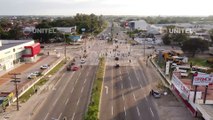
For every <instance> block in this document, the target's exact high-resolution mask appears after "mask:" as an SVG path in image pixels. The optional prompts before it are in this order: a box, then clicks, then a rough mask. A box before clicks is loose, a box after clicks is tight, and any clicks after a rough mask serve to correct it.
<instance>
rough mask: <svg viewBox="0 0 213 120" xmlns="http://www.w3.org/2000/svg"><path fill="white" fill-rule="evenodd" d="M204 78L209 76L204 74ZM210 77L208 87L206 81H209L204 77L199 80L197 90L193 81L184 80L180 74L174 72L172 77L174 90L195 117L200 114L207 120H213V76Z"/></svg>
mask: <svg viewBox="0 0 213 120" xmlns="http://www.w3.org/2000/svg"><path fill="white" fill-rule="evenodd" d="M203 76H207V74H203ZM209 76H210V77H208V79H209V78H210V79H209V80H208V81H210V83H209V84H208V85H204V81H207V79H204V77H200V78H199V79H197V81H198V82H199V84H200V85H197V89H196V90H195V86H194V85H193V84H194V82H192V79H187V78H182V77H181V75H180V73H179V72H174V73H173V76H172V88H173V90H174V91H175V92H176V93H177V94H178V96H179V97H180V98H181V100H182V101H183V103H184V104H185V105H186V106H187V108H188V109H189V110H190V111H191V113H192V114H193V115H194V116H197V115H198V114H199V115H201V116H202V117H203V118H204V119H205V120H213V75H212V76H211V75H209ZM194 80H195V79H194ZM208 81H207V82H208ZM198 82H197V83H198ZM195 91H196V95H195Z"/></svg>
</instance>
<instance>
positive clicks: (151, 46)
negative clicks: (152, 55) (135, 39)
mask: <svg viewBox="0 0 213 120" xmlns="http://www.w3.org/2000/svg"><path fill="white" fill-rule="evenodd" d="M147 49H155V46H153V45H150V46H148V47H147Z"/></svg>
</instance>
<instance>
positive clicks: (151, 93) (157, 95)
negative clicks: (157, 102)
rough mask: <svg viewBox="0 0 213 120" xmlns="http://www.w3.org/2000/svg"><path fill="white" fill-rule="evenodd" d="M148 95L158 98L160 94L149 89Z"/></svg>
mask: <svg viewBox="0 0 213 120" xmlns="http://www.w3.org/2000/svg"><path fill="white" fill-rule="evenodd" d="M150 95H152V96H153V97H154V98H160V97H161V94H160V92H158V91H157V90H151V91H150Z"/></svg>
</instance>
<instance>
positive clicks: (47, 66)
mask: <svg viewBox="0 0 213 120" xmlns="http://www.w3.org/2000/svg"><path fill="white" fill-rule="evenodd" d="M47 68H49V65H48V64H44V65H42V66H41V67H40V69H42V70H43V69H47Z"/></svg>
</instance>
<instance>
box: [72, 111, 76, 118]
mask: <svg viewBox="0 0 213 120" xmlns="http://www.w3.org/2000/svg"><path fill="white" fill-rule="evenodd" d="M74 118H75V112H74V113H73V115H72V120H74Z"/></svg>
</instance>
